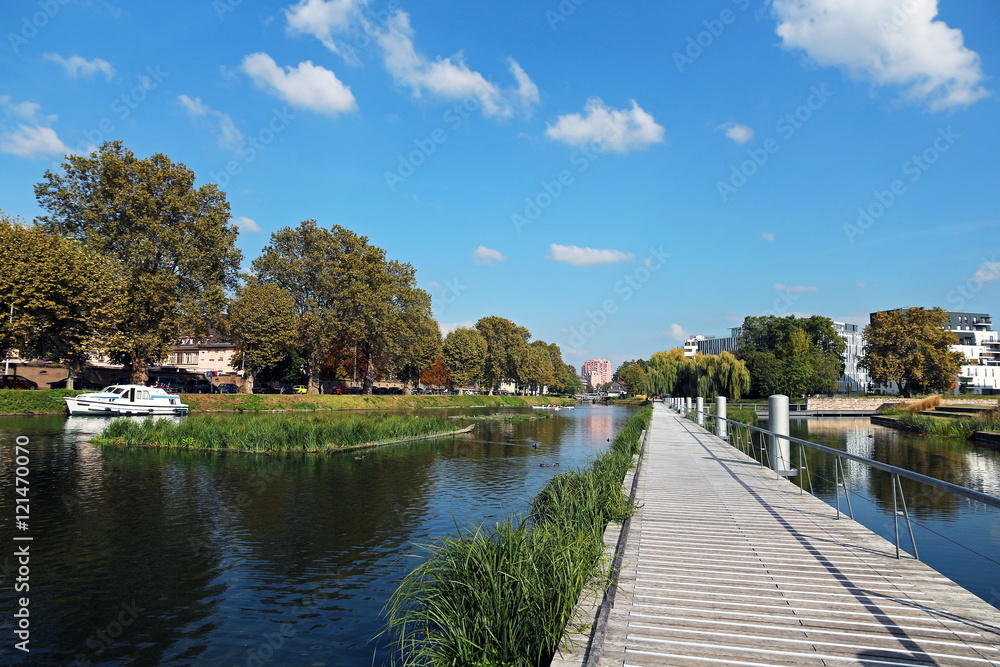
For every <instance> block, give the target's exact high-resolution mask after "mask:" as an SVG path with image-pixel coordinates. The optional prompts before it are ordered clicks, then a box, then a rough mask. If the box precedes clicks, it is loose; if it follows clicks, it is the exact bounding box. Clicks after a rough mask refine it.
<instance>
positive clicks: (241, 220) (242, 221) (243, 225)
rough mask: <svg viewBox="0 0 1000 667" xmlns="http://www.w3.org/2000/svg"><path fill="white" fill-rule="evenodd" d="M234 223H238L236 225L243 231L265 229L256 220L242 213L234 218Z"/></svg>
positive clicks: (249, 231)
mask: <svg viewBox="0 0 1000 667" xmlns="http://www.w3.org/2000/svg"><path fill="white" fill-rule="evenodd" d="M233 224H234V225H236V227H237V228H238V229H239V230H240V231H241V232H247V233H251V234H252V233H253V232H262V231H264V230H263V229H261V228H260V225H258V224H257V222H256V221H255V220H251V219H250V218H248V217H246V216H245V215H241V216H239V217H238V218H233Z"/></svg>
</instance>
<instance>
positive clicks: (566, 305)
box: [0, 0, 1000, 365]
mask: <svg viewBox="0 0 1000 667" xmlns="http://www.w3.org/2000/svg"><path fill="white" fill-rule="evenodd" d="M136 5H138V6H136ZM0 28H2V30H0V36H2V43H0V68H2V69H0V71H2V72H3V75H2V77H0V209H2V210H4V211H5V212H6V213H8V214H10V215H15V216H19V217H21V218H23V219H31V218H33V217H34V216H36V215H38V214H39V213H40V210H39V209H38V207H37V203H36V202H35V199H34V195H33V191H32V186H33V185H34V184H35V183H37V182H38V181H39V180H41V178H42V175H43V174H44V172H45V170H46V169H55V168H58V166H59V164H60V162H61V159H62V157H63V156H64V155H65V154H66V153H67V152H87V151H90V150H92V149H93V147H94V146H96V145H100V143H101V142H103V141H106V140H109V139H121V140H123V141H124V142H125V144H126V146H127V147H128V148H130V149H131V150H132V151H134V152H135V153H136V154H137V155H139V156H148V155H151V154H153V153H165V154H167V155H168V156H169V157H170V158H171V159H172V160H174V161H178V162H183V163H184V164H186V165H187V166H189V167H191V168H192V169H193V170H194V171H195V173H196V174H197V176H198V178H199V181H200V182H206V183H207V182H215V183H217V184H218V185H219V186H220V187H221V188H222V189H223V190H225V191H226V192H227V193H228V197H229V201H230V203H231V205H232V213H233V216H234V219H235V221H236V222H237V224H238V225H239V226H240V227H241V230H242V232H241V235H240V241H239V245H240V247H241V248H242V250H243V252H244V254H245V255H246V257H247V258H248V260H249V259H252V258H253V257H255V256H256V255H257V253H258V252H259V250H260V248H261V247H262V246H263V245H264V244H266V243H267V241H268V238H269V234H270V233H271V232H272V231H275V230H277V229H279V228H281V227H285V226H289V225H295V224H297V223H298V222H300V221H302V220H305V219H310V218H312V219H316V220H317V221H318V222H319V223H321V224H323V225H325V226H331V225H333V224H341V225H344V226H346V227H348V228H350V229H352V230H354V231H356V232H359V233H361V234H365V235H367V236H368V237H369V238H370V240H371V242H372V243H374V244H376V245H379V246H381V247H384V248H385V249H386V250H387V251H388V254H389V256H390V257H392V258H395V259H399V260H402V261H408V262H411V263H412V264H413V265H414V266H415V267H416V269H417V275H418V279H419V281H420V284H421V286H423V287H424V288H425V289H427V290H428V291H429V292H430V293H431V294H432V295H433V297H434V307H435V313H436V315H437V317H438V320H439V321H440V322H441V323H442V325H443V326H451V327H454V326H455V325H457V324H459V323H465V322H474V321H475V320H476V319H478V318H479V317H482V316H485V315H494V314H496V315H502V316H505V317H509V318H511V319H514V320H515V321H517V322H518V323H519V324H521V325H523V326H526V327H528V329H529V330H530V331H531V332H532V334H533V335H534V336H535V337H536V338H541V339H544V340H546V341H554V342H557V343H559V344H560V345H561V346H562V348H563V350H564V356H565V357H566V359H567V360H568V361H572V362H574V363H576V364H577V365H578V364H579V363H580V362H581V361H582V360H584V359H586V358H587V357H589V356H592V355H593V356H598V357H603V358H608V359H611V360H613V361H614V362H616V363H617V362H620V361H622V360H624V359H627V358H633V357H637V356H643V357H648V355H650V354H651V353H653V352H655V351H657V350H662V349H668V348H670V347H674V346H676V345H679V344H680V343H681V342H682V341H683V339H684V338H685V337H686V336H687V335H688V334H691V333H700V334H709V335H725V334H726V332H727V328H728V327H731V326H735V325H737V324H739V322H741V321H742V319H743V317H744V316H745V315H753V314H763V313H777V314H783V313H799V314H813V313H815V314H822V315H827V316H830V317H833V318H835V319H841V320H847V321H853V322H865V321H866V320H867V314H868V313H869V312H871V311H874V310H879V309H884V308H890V307H897V306H912V305H919V306H935V305H940V306H942V307H944V308H946V309H951V310H966V311H972V312H979V311H985V312H990V313H993V314H994V315H1000V309H998V305H1000V298H998V297H1000V263H998V260H997V255H996V253H997V250H998V245H1000V244H998V241H1000V228H998V226H1000V206H998V204H1000V162H998V159H997V157H998V155H1000V151H998V147H1000V123H998V122H997V120H998V119H1000V113H998V111H1000V107H998V98H997V91H998V87H997V83H996V75H997V73H998V72H1000V40H997V39H996V36H997V35H998V34H1000V6H998V5H997V4H996V3H994V2H991V1H987V0H941V1H940V2H938V1H936V0H773V2H768V3H766V4H764V3H761V2H760V1H759V0H714V1H712V2H697V3H695V2H691V3H687V2H685V3H680V2H630V3H610V2H598V0H562V1H561V2H560V1H557V0H551V1H549V2H546V1H545V0H504V1H503V2H500V1H494V0H481V1H480V2H463V3H457V2H451V3H446V2H441V1H439V0H424V1H423V2H420V3H410V2H407V1H406V0H389V1H388V2H383V1H382V0H370V1H366V0H329V1H325V0H302V1H301V2H298V3H294V2H285V3H282V2H273V1H270V0H259V1H252V0H198V1H197V2H192V1H188V0H177V1H175V2H143V3H122V2H120V0H109V1H106V0H34V1H26V0H8V1H7V2H5V4H4V11H3V13H2V17H0Z"/></svg>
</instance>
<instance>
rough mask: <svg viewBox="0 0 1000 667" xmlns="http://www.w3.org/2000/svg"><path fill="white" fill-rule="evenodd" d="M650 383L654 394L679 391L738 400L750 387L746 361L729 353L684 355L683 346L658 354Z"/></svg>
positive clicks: (649, 375)
mask: <svg viewBox="0 0 1000 667" xmlns="http://www.w3.org/2000/svg"><path fill="white" fill-rule="evenodd" d="M649 367H650V368H649V371H648V377H649V380H648V383H649V388H650V391H651V392H652V393H654V394H677V395H684V396H704V397H706V398H715V397H716V396H725V397H726V398H730V399H732V400H738V399H739V398H741V397H742V396H743V394H744V393H746V392H747V391H749V389H750V373H749V371H747V367H746V364H744V363H743V361H742V360H740V359H737V358H736V357H735V356H734V355H733V354H730V353H729V352H723V353H722V354H708V355H704V354H701V353H696V354H695V356H694V357H685V356H684V350H683V348H679V347H675V348H674V349H672V350H667V351H663V352H657V353H655V354H654V355H653V356H652V357H651V358H650V361H649Z"/></svg>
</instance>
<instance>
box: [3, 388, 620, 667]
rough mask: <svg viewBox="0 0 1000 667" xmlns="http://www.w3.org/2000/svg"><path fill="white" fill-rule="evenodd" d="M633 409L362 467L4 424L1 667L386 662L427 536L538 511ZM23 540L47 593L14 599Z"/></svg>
mask: <svg viewBox="0 0 1000 667" xmlns="http://www.w3.org/2000/svg"><path fill="white" fill-rule="evenodd" d="M429 412H430V411H422V414H427V413H429ZM435 412H437V413H443V414H450V415H458V414H465V415H469V414H489V413H491V412H493V413H495V412H497V410H496V409H493V410H488V409H464V410H444V411H435ZM505 412H520V413H526V414H529V413H532V411H531V410H530V409H506V410H505ZM633 412H634V410H632V409H629V408H612V407H583V406H580V407H577V408H576V409H574V410H567V411H562V412H557V413H552V416H551V417H550V418H547V419H538V420H536V421H532V422H519V423H513V424H510V423H507V424H504V423H497V422H492V423H487V422H481V423H480V424H479V426H478V427H477V429H476V432H475V434H474V435H470V436H458V437H455V438H447V439H439V440H427V441H422V442H417V443H410V444H404V445H398V446H390V447H384V448H381V449H375V450H370V451H368V452H367V453H366V454H365V458H364V459H363V460H360V461H359V460H356V459H355V456H356V455H357V454H356V453H354V452H352V453H344V454H333V455H315V454H310V455H302V456H286V455H282V456H265V455H246V454H221V453H206V452H190V451H167V450H146V449H143V450H120V449H111V448H109V449H100V448H97V447H94V446H92V445H90V444H88V442H87V440H88V438H89V437H90V436H91V435H93V434H94V433H96V432H99V430H100V429H101V428H102V427H103V426H104V425H105V424H106V421H104V420H102V419H100V418H85V417H72V418H67V417H0V554H2V556H0V574H2V582H3V584H2V589H0V609H2V610H3V611H4V614H3V617H2V618H0V636H2V640H0V665H15V664H17V665H21V664H38V665H53V664H65V665H225V666H227V667H234V666H243V665H246V666H247V667H259V666H260V665H271V664H273V665H311V666H315V667H320V666H333V665H336V666H342V665H343V666H351V665H373V664H374V665H381V664H384V663H385V661H386V658H387V650H386V646H385V643H386V642H385V640H384V639H382V638H376V635H377V633H378V632H379V631H380V629H381V626H382V618H381V616H380V612H381V610H382V607H383V605H384V603H385V602H386V600H387V598H388V597H389V595H390V594H391V593H392V592H393V591H394V590H395V588H396V586H397V585H398V583H399V581H400V580H401V578H402V577H403V575H404V574H405V573H406V572H408V571H410V570H411V569H412V568H413V567H415V566H416V565H417V564H418V563H419V562H420V559H421V558H422V552H421V550H420V549H419V548H418V546H419V545H421V544H426V543H428V542H429V541H431V540H433V539H434V538H436V537H441V536H444V535H447V534H449V533H451V532H454V531H455V529H456V526H463V527H464V526H468V525H470V524H478V523H480V522H483V521H493V520H500V519H502V518H503V517H504V516H506V515H507V514H509V513H518V512H521V511H523V510H525V509H526V507H527V503H528V502H529V501H530V499H531V498H532V497H533V496H534V495H535V493H536V492H537V490H538V489H539V488H540V487H541V486H542V485H543V484H545V483H546V481H547V480H549V479H550V478H551V477H552V476H553V475H555V474H558V473H559V472H561V471H564V470H567V469H569V468H573V467H580V466H583V465H585V464H586V463H587V462H588V461H589V460H590V459H591V458H592V457H594V456H595V455H596V454H598V453H599V452H600V451H601V450H603V449H604V448H605V447H607V446H608V439H609V438H611V437H612V436H613V434H614V433H615V432H616V431H617V430H618V429H619V428H620V427H621V425H622V424H623V423H624V422H625V421H626V420H627V419H628V417H629V416H630V415H631V414H632V413H633ZM220 418H229V419H235V418H240V417H239V416H223V417H220ZM16 437H22V438H27V439H28V444H27V449H28V451H29V458H30V465H29V469H30V472H29V476H28V479H29V480H30V486H29V488H30V496H29V499H30V517H29V518H28V530H27V531H25V532H19V531H17V530H16V529H15V524H14V520H15V507H14V506H15V474H16V473H15V471H16V458H15V442H14V440H15V438H16ZM22 442H24V441H23V440H22ZM555 463H559V467H543V466H542V465H540V464H547V465H548V466H551V465H552V464H555ZM14 533H17V534H18V535H19V536H31V537H33V540H32V541H31V542H30V576H29V578H30V591H29V592H28V593H18V594H16V595H15V592H14V579H15V577H16V576H17V568H18V564H17V563H16V559H15V558H14V557H13V551H14V548H13V547H12V546H11V545H13V544H15V542H14V541H13V537H14V535H13V534H14ZM17 544H24V542H18V543H17ZM22 595H27V596H28V597H29V599H30V605H29V610H30V630H31V636H30V648H31V653H30V654H29V655H28V656H25V654H23V653H21V652H20V651H16V650H14V649H13V648H12V645H13V643H14V641H17V640H16V639H15V638H14V635H13V627H12V625H11V620H12V619H11V614H10V613H8V610H12V609H14V608H15V599H16V597H20V596H22Z"/></svg>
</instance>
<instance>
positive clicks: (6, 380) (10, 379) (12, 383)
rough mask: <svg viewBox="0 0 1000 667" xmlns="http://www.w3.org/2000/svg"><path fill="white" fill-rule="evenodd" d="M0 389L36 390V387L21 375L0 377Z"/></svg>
mask: <svg viewBox="0 0 1000 667" xmlns="http://www.w3.org/2000/svg"><path fill="white" fill-rule="evenodd" d="M0 389H38V385H37V384H35V383H34V382H32V381H31V380H29V379H28V378H26V377H24V376H23V375H0Z"/></svg>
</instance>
